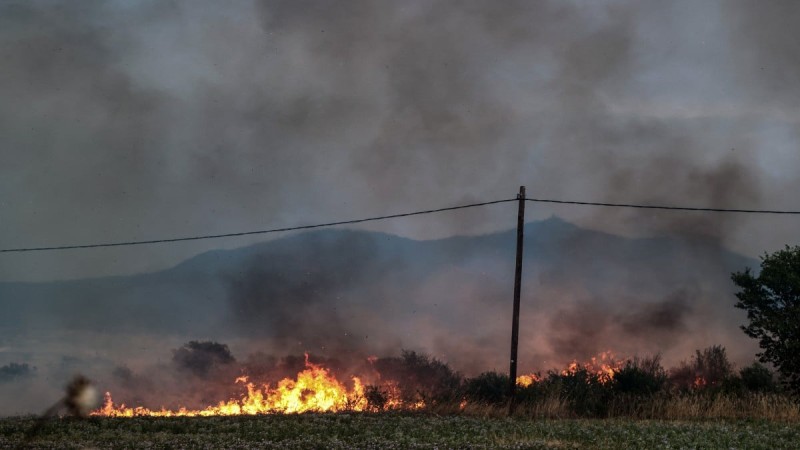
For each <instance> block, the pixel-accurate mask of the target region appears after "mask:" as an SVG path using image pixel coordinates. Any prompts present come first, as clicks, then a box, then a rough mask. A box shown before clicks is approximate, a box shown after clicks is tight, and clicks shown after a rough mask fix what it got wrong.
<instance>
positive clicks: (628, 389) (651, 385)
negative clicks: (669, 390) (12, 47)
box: [611, 355, 667, 395]
mask: <svg viewBox="0 0 800 450" xmlns="http://www.w3.org/2000/svg"><path fill="white" fill-rule="evenodd" d="M666 381H667V374H666V372H665V371H664V368H663V367H662V366H661V355H656V356H654V357H652V358H644V359H639V358H634V359H633V360H630V361H628V362H627V363H626V364H625V366H624V367H623V368H622V369H620V370H619V371H618V372H616V373H615V374H614V378H613V381H612V383H611V388H612V390H613V391H614V392H616V393H623V394H631V395H652V394H654V393H656V392H658V391H660V390H661V389H662V388H663V387H664V384H665V383H666Z"/></svg>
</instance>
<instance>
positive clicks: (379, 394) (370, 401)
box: [364, 385, 389, 411]
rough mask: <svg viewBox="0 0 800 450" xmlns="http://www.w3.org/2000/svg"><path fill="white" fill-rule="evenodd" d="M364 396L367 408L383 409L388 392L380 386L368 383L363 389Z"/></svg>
mask: <svg viewBox="0 0 800 450" xmlns="http://www.w3.org/2000/svg"><path fill="white" fill-rule="evenodd" d="M364 398H365V399H366V400H367V409H369V410H371V411H383V409H384V408H385V407H386V402H388V401H389V394H388V393H387V392H386V391H384V390H382V389H381V388H380V386H375V385H369V386H367V387H366V388H365V389H364Z"/></svg>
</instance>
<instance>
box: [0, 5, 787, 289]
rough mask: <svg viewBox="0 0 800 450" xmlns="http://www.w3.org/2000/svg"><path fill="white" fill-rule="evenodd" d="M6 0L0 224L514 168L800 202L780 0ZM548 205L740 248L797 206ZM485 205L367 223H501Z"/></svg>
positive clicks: (140, 253) (142, 261)
mask: <svg viewBox="0 0 800 450" xmlns="http://www.w3.org/2000/svg"><path fill="white" fill-rule="evenodd" d="M0 8H2V11H0V21H1V22H0V43H2V50H1V51H2V57H3V61H4V70H3V71H2V74H0V95H2V97H3V99H4V101H3V104H2V105H0V118H2V120H0V148H2V149H3V150H2V153H0V155H1V156H0V157H2V161H0V162H2V164H0V171H2V172H0V175H2V176H0V193H1V194H2V198H4V199H6V200H5V203H4V205H3V217H4V220H2V221H0V246H2V247H4V248H6V247H18V246H27V245H48V244H62V243H87V242H98V241H116V240H130V239H147V238H158V237H170V236H184V235H193V234H206V233H215V232H228V231H232V230H233V231H235V230H246V229H252V228H260V227H270V226H281V225H293V224H297V223H308V222H319V221H325V220H328V219H344V218H351V217H359V216H368V215H374V214H381V213H387V212H397V211H398V210H403V209H416V208H425V207H429V206H430V207H434V206H440V205H442V204H451V203H457V202H462V201H470V200H476V199H487V198H489V199H491V198H507V197H510V196H513V193H514V191H515V190H516V187H517V186H518V185H522V184H525V185H527V186H528V191H529V192H530V193H531V194H532V195H533V196H537V197H556V198H576V199H588V200H603V201H630V202H637V201H638V202H663V203H671V204H691V205H697V206H703V205H714V206H720V207H732V206H736V207H738V206H742V207H752V208H757V207H774V208H793V209H797V208H796V206H797V205H796V204H794V203H795V202H794V199H793V198H792V195H791V193H792V192H796V191H797V190H798V188H800V186H798V184H797V183H798V181H797V177H796V176H795V173H796V170H795V169H796V167H798V165H800V160H799V159H798V158H800V154H799V153H798V152H797V150H796V149H797V144H798V132H797V126H796V125H797V122H798V119H799V118H798V115H797V113H796V111H797V110H798V108H797V106H798V93H797V91H798V90H797V89H796V87H795V86H794V83H792V80H795V79H796V77H794V76H793V75H794V74H796V72H797V70H798V69H797V66H798V64H797V63H796V58H797V56H796V55H797V52H796V51H794V50H796V45H797V44H796V42H797V41H798V39H796V38H795V37H796V33H797V31H796V27H794V26H793V25H792V24H793V23H795V19H798V18H799V17H798V11H797V5H796V4H794V3H793V2H791V1H785V2H781V1H775V2H769V3H768V4H766V5H761V4H759V5H754V4H753V3H752V2H745V1H742V2H737V1H719V2H713V1H712V2H703V4H701V5H698V4H697V3H696V2H692V1H687V2H669V3H665V4H661V3H641V2H624V1H611V0H610V1H592V2H582V1H566V2H565V1H536V2H528V1H513V2H491V1H482V2H481V1H468V2H461V1H450V0H444V1H428V0H425V1H404V2H401V3H398V2H366V1H364V2H362V1H353V2H346V3H344V4H342V3H339V2H324V1H308V2H294V1H263V2H260V1H259V2H237V3H235V4H223V3H218V2H155V1H154V2H137V3H135V4H128V3H125V2H110V3H109V2H80V3H76V2H67V1H63V2H35V1H34V2H31V1H9V2H3V5H2V6H0ZM554 208H555V207H548V206H544V205H539V206H536V207H533V208H531V214H533V215H534V217H538V218H543V217H546V216H547V215H549V214H550V212H551V211H552V212H557V213H558V214H559V215H562V216H565V217H566V218H568V219H570V220H573V221H579V222H580V223H583V224H591V226H593V227H603V228H605V229H607V230H610V231H613V232H621V233H626V234H636V235H648V234H654V233H658V234H660V233H683V232H686V233H691V234H695V235H701V236H704V237H711V238H714V239H721V240H723V242H726V243H727V244H728V245H732V246H733V247H734V248H735V249H737V250H740V251H745V252H746V253H748V254H751V255H755V254H759V253H761V252H762V251H763V250H764V249H771V248H778V247H780V246H782V245H783V244H785V243H786V241H787V240H789V239H790V238H791V237H792V235H791V230H793V229H794V228H795V227H796V223H793V222H791V221H787V220H785V219H775V218H772V219H768V218H763V217H761V218H748V217H744V216H721V215H703V214H680V215H676V214H674V213H650V212H640V211H633V212H631V211H607V210H602V211H600V210H595V209H581V208H560V207H559V208H557V209H554ZM496 211H497V210H492V209H478V210H470V211H466V212H462V213H451V214H447V215H442V216H439V217H436V218H426V219H419V220H418V219H413V220H411V219H410V220H403V221H393V222H388V223H385V224H380V225H375V227H380V228H381V229H383V230H384V231H389V232H393V233H399V234H401V235H406V236H413V237H432V236H449V235H453V234H463V233H472V232H483V231H489V230H497V229H504V228H506V227H507V226H508V225H509V220H508V218H507V217H506V216H505V215H503V214H497V213H496ZM765 230H770V231H771V232H769V233H767V232H765ZM247 242H248V241H246V240H239V241H235V242H234V241H225V242H222V241H221V242H219V244H213V245H226V246H229V247H234V246H237V245H241V244H243V243H247ZM250 242H252V241H250ZM208 248H209V246H208V243H187V244H180V245H176V246H171V247H147V248H144V247H141V248H132V249H113V251H112V250H97V251H93V252H70V253H56V254H48V255H40V254H28V255H20V254H15V255H8V254H4V255H3V256H0V269H1V270H0V276H2V277H3V278H4V279H6V280H21V279H29V280H34V279H35V280H49V279H53V278H75V277H86V276H96V275H101V274H119V273H131V272H136V271H143V270H153V269H155V268H164V267H169V266H170V265H172V264H175V263H177V262H179V261H180V260H182V259H184V258H186V257H188V256H190V255H193V254H196V253H198V252H200V251H202V250H205V249H208Z"/></svg>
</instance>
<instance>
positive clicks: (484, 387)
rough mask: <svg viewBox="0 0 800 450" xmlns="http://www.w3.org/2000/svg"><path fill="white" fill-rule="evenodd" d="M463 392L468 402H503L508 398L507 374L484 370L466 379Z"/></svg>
mask: <svg viewBox="0 0 800 450" xmlns="http://www.w3.org/2000/svg"><path fill="white" fill-rule="evenodd" d="M464 393H465V395H466V398H467V400H468V401H470V402H480V403H490V404H502V403H505V402H506V401H507V400H508V375H503V374H499V373H497V372H484V373H482V374H480V375H478V376H477V377H475V378H471V379H469V380H467V381H466V386H465V388H464Z"/></svg>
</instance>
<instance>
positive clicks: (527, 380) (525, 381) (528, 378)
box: [517, 373, 542, 387]
mask: <svg viewBox="0 0 800 450" xmlns="http://www.w3.org/2000/svg"><path fill="white" fill-rule="evenodd" d="M540 381H542V379H541V377H539V375H537V374H535V373H530V374H527V375H520V376H518V377H517V386H522V387H528V386H530V385H532V384H533V383H538V382H540Z"/></svg>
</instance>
